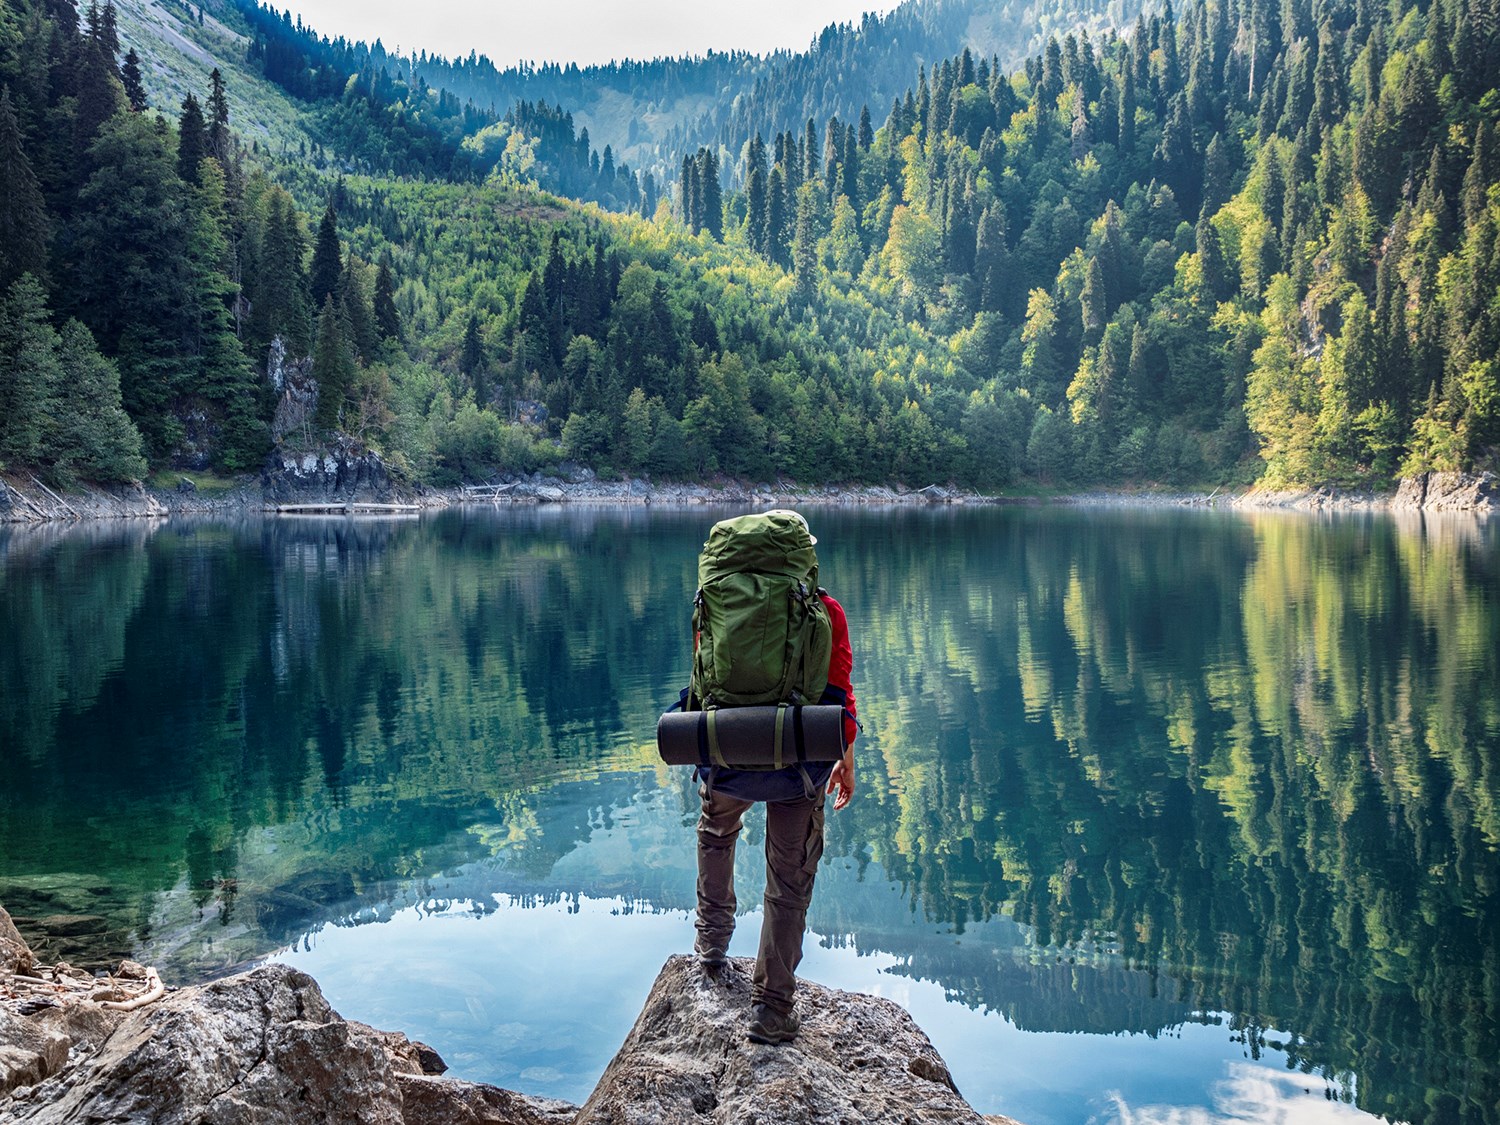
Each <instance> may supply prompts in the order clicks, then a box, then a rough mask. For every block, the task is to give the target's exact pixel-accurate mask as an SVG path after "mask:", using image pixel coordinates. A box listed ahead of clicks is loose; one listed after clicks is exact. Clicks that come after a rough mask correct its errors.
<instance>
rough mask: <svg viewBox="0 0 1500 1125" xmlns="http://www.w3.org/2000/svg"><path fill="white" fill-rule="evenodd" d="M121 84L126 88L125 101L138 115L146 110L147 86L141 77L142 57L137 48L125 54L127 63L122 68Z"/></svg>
mask: <svg viewBox="0 0 1500 1125" xmlns="http://www.w3.org/2000/svg"><path fill="white" fill-rule="evenodd" d="M120 82H121V84H122V85H123V86H124V87H125V100H126V101H128V102H129V103H130V108H131V109H132V110H134V111H135V112H136V113H141V112H142V111H144V110H145V109H146V84H145V81H144V80H143V79H142V77H141V60H140V56H138V55H137V54H136V53H135V48H134V47H132V48H130V50H129V51H127V52H126V53H125V62H124V63H123V64H121V66H120Z"/></svg>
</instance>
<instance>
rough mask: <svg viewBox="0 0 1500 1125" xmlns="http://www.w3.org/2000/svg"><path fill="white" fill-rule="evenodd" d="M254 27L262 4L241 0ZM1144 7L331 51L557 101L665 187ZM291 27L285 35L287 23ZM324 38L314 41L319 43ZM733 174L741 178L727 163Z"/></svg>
mask: <svg viewBox="0 0 1500 1125" xmlns="http://www.w3.org/2000/svg"><path fill="white" fill-rule="evenodd" d="M234 2H235V3H236V4H237V5H238V6H239V7H240V8H241V10H243V11H245V12H246V13H247V14H248V15H250V18H251V19H252V20H256V19H262V20H263V18H264V17H263V16H261V17H257V16H255V14H254V13H255V12H256V11H257V7H256V2H255V0H234ZM1140 7H1141V4H1140V0H1032V2H1031V3H1029V4H1019V3H1018V4H1006V5H1003V6H1002V5H997V4H994V3H989V2H987V0H907V2H906V3H903V4H902V5H900V6H899V7H897V8H896V9H894V10H893V11H891V12H889V13H887V14H885V15H883V16H882V15H873V14H866V15H865V16H864V17H863V18H862V19H861V20H860V21H859V22H858V23H840V24H830V25H829V26H828V27H826V28H825V29H824V30H823V31H822V32H821V33H820V34H819V35H818V37H817V38H816V39H815V40H814V41H813V42H812V43H811V44H810V45H809V46H808V47H806V48H805V49H801V50H784V51H777V52H774V53H772V54H770V55H765V56H760V55H752V54H749V53H746V52H743V51H729V52H721V51H710V52H709V53H708V54H706V55H701V56H689V57H681V58H655V59H650V60H637V59H624V60H619V61H616V62H611V63H608V64H602V65H593V66H578V65H577V64H559V63H552V62H527V61H522V62H519V63H517V64H515V65H512V66H503V64H502V66H497V65H496V64H495V62H494V61H493V60H492V59H490V58H489V57H488V56H485V55H482V54H479V53H478V52H476V51H471V52H470V53H469V55H468V56H467V57H465V58H457V59H448V58H444V57H442V56H439V55H429V54H428V53H427V52H425V51H416V52H413V53H412V54H411V55H409V56H405V57H398V56H395V55H392V54H390V53H389V52H387V51H386V49H385V47H384V45H383V43H381V42H380V41H379V40H377V41H376V42H375V43H374V44H373V45H369V46H366V45H365V44H363V43H357V44H351V43H347V42H345V41H344V40H334V41H333V42H332V43H330V44H327V47H328V48H329V49H330V52H331V55H332V56H336V57H337V58H338V59H339V60H340V61H339V64H338V65H339V69H341V70H343V71H344V72H346V73H347V72H353V71H358V70H361V69H369V70H371V71H374V72H379V71H382V70H385V71H388V72H390V73H404V74H410V75H411V76H412V77H413V79H415V80H418V81H421V82H425V83H427V84H429V85H431V86H433V87H435V88H440V89H443V90H445V91H448V92H449V93H451V94H452V95H455V96H456V97H458V98H462V99H465V100H467V101H470V102H472V103H473V104H474V105H476V106H480V107H484V108H487V109H488V110H489V112H490V113H492V114H494V115H495V116H496V117H502V116H506V115H508V114H509V113H510V111H511V108H512V107H513V106H515V105H517V104H518V103H522V102H526V103H531V104H533V105H534V104H537V103H547V104H549V105H552V106H554V107H559V109H560V111H563V112H569V113H571V114H572V116H573V118H574V120H575V121H576V122H577V126H578V128H579V130H580V131H581V132H582V133H583V135H584V143H585V144H587V143H589V138H590V137H592V144H594V145H597V146H599V149H600V154H601V158H602V156H603V154H604V152H605V151H606V150H608V151H609V152H610V154H611V156H612V158H613V161H614V163H616V164H621V163H625V164H629V165H630V166H632V167H635V168H637V169H638V170H640V171H643V172H645V171H649V172H651V173H652V174H653V176H655V177H656V179H657V182H661V180H662V178H663V177H664V176H665V177H670V176H671V175H673V174H675V171H676V167H675V162H676V157H677V154H679V153H681V152H682V151H684V150H691V149H693V148H696V147H697V146H699V145H709V146H715V147H723V148H724V149H725V151H727V152H729V153H731V154H733V155H734V156H736V157H738V155H739V153H740V151H741V149H742V148H743V147H744V144H745V142H747V141H748V140H749V139H750V136H751V134H752V133H754V132H755V131H756V130H757V129H759V130H762V131H764V130H765V129H767V128H768V127H769V128H775V129H787V128H793V127H796V126H798V125H800V124H801V123H802V122H804V121H806V120H807V119H808V118H809V117H812V118H815V119H816V120H819V121H826V120H827V119H828V118H829V117H830V116H832V115H838V116H840V117H843V118H849V117H851V116H857V115H858V113H859V109H860V107H861V106H862V105H865V104H868V105H871V106H874V107H876V108H877V109H883V108H884V107H886V106H887V105H889V103H890V100H891V99H892V98H893V97H895V96H897V95H899V94H900V93H901V92H902V90H904V89H905V88H906V86H907V85H908V84H909V83H910V81H911V76H912V73H913V72H914V70H915V68H916V67H917V66H918V65H919V64H926V63H930V62H933V61H936V60H939V59H941V58H944V57H946V56H948V55H950V54H952V53H953V52H955V51H957V50H960V49H962V48H963V47H965V46H968V47H969V48H971V49H972V50H973V51H975V52H976V53H977V54H980V55H984V56H990V55H998V57H999V58H1000V60H1001V63H1002V66H1004V67H1005V68H1006V69H1007V70H1009V69H1013V68H1015V67H1017V66H1019V65H1020V64H1021V62H1022V61H1023V60H1024V59H1025V58H1026V56H1027V55H1028V54H1030V53H1034V52H1036V51H1039V50H1040V49H1041V45H1042V43H1043V41H1044V40H1045V37H1046V35H1047V34H1048V32H1049V31H1051V30H1053V29H1061V30H1063V31H1067V30H1072V29H1078V28H1085V29H1088V30H1091V31H1095V32H1097V31H1100V30H1102V29H1103V28H1105V27H1119V26H1123V25H1125V24H1127V23H1128V22H1129V21H1130V20H1131V19H1133V18H1134V17H1135V14H1136V13H1137V12H1138V11H1139V10H1140ZM291 26H292V25H291V24H290V22H288V23H287V27H289V28H290V27H291ZM314 42H317V40H316V38H314ZM726 174H727V175H729V176H730V177H731V178H732V177H733V176H734V175H736V174H737V169H736V168H735V167H733V166H732V165H730V166H728V167H726Z"/></svg>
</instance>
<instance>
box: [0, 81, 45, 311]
mask: <svg viewBox="0 0 1500 1125" xmlns="http://www.w3.org/2000/svg"><path fill="white" fill-rule="evenodd" d="M51 226H52V224H51V221H50V220H49V219H48V217H47V207H46V204H45V202H44V201H43V199H42V190H41V186H40V185H39V184H38V183H37V178H36V176H35V174H33V172H32V170H31V162H30V161H28V160H27V159H26V151H25V149H24V147H23V146H22V144H21V130H20V123H19V122H18V121H17V119H16V113H15V109H14V108H13V107H12V105H11V100H10V88H9V87H8V86H7V87H5V88H4V89H3V90H0V292H5V291H8V290H9V289H10V287H11V285H12V284H13V283H14V282H15V281H16V280H17V279H19V278H20V277H21V275H22V274H27V273H30V274H34V275H35V276H37V277H38V278H41V277H44V276H45V275H46V271H47V242H48V239H49V238H50V237H51Z"/></svg>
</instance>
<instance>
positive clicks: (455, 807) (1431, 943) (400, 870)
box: [0, 508, 1500, 1125]
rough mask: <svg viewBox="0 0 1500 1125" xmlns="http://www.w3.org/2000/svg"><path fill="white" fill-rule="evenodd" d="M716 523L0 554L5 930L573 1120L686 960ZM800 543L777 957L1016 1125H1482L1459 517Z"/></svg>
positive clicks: (1184, 517)
mask: <svg viewBox="0 0 1500 1125" xmlns="http://www.w3.org/2000/svg"><path fill="white" fill-rule="evenodd" d="M722 514H727V513H719V512H713V511H707V510H702V509H698V510H690V511H665V512H664V511H649V510H643V509H639V510H627V511H618V510H600V511H586V510H585V511H577V510H558V509H549V508H541V509H518V510H509V509H500V510H492V509H473V510H468V511H453V512H447V513H443V514H440V515H437V516H433V517H426V518H423V519H421V520H407V521H397V522H368V523H367V522H360V521H346V520H299V521H281V522H263V521H259V520H253V521H245V522H242V523H234V524H225V523H207V522H205V523H181V522H176V521H174V522H172V523H167V524H145V523H141V524H133V525H121V526H106V525H99V526H93V527H81V528H71V529H66V530H61V531H59V530H53V529H39V530H33V529H21V530H0V760H3V762H4V767H5V768H4V770H3V771H0V904H4V905H5V906H6V907H7V908H8V909H9V910H10V911H11V912H12V913H13V914H16V915H18V916H19V917H20V918H21V920H22V926H23V929H24V930H26V932H27V933H28V935H29V936H31V937H32V938H33V940H35V941H36V942H37V944H38V945H39V947H40V952H42V954H43V956H44V957H46V958H48V959H54V958H56V957H60V956H66V957H68V958H69V959H71V960H74V961H75V962H77V961H83V962H84V963H89V961H90V959H91V958H92V959H93V960H94V961H96V962H99V963H103V962H104V961H107V960H108V959H110V958H112V957H118V956H124V955H127V954H128V955H131V956H135V957H138V958H141V959H144V960H148V961H151V962H154V963H156V964H157V965H159V966H160V967H162V969H163V970H164V972H165V973H166V974H167V975H168V977H169V978H170V979H173V980H175V981H177V982H179V983H182V982H187V981H192V980H198V979H203V978H205V977H207V976H211V975H214V974H216V973H222V972H226V971H230V970H232V969H234V968H236V967H239V966H242V965H244V964H245V963H246V962H247V961H250V960H253V959H256V958H261V957H265V956H268V955H274V956H277V957H279V958H282V959H286V960H290V961H292V962H293V963H296V964H298V965H301V966H303V967H305V968H307V969H308V970H309V971H311V972H313V973H314V975H315V976H317V977H318V979H319V981H320V982H321V983H322V984H323V986H324V988H325V990H326V991H327V993H328V995H329V997H330V999H331V1001H332V1002H333V1003H334V1006H335V1007H337V1008H338V1009H339V1010H340V1011H341V1012H342V1013H343V1014H344V1015H346V1016H349V1017H352V1018H357V1019H362V1020H366V1021H368V1022H373V1023H375V1024H377V1025H380V1026H387V1027H393V1028H399V1029H401V1030H404V1031H407V1032H408V1033H409V1034H412V1035H414V1036H416V1037H418V1038H422V1039H424V1040H426V1041H427V1042H429V1043H431V1044H432V1045H433V1046H435V1047H436V1048H437V1049H438V1050H439V1051H440V1052H441V1053H442V1054H443V1055H444V1056H445V1058H446V1059H447V1060H448V1061H449V1063H450V1064H451V1065H452V1066H453V1068H454V1072H455V1073H456V1074H458V1075H459V1076H461V1077H465V1078H472V1079H479V1080H486V1081H492V1082H498V1083H500V1084H502V1085H509V1086H512V1087H516V1088H519V1089H523V1090H527V1091H530V1092H536V1093H548V1094H555V1095H558V1096H563V1097H568V1098H572V1099H574V1100H581V1099H582V1098H583V1097H584V1096H585V1095H586V1094H587V1092H588V1090H589V1089H590V1088H591V1087H592V1085H593V1083H594V1081H595V1080H596V1079H597V1077H598V1074H599V1071H600V1070H601V1069H602V1067H603V1065H604V1063H605V1062H607V1060H608V1058H609V1057H610V1055H611V1054H612V1053H613V1052H614V1050H615V1049H616V1048H617V1047H618V1045H619V1043H620V1041H621V1039H622V1038H623V1037H624V1034H625V1032H626V1030H628V1028H629V1026H630V1023H631V1022H632V1021H633V1019H634V1017H635V1015H636V1013H637V1012H638V1010H639V1006H640V1002H641V1000H642V999H643V998H644V996H645V992H646V990H647V988H648V987H649V985H650V982H651V980H652V979H653V978H654V976H655V974H656V971H657V970H658V969H659V968H660V966H661V963H662V961H663V960H664V959H665V957H666V956H667V955H668V954H670V953H673V952H682V951H685V950H687V949H688V948H689V946H690V942H691V913H690V911H691V909H692V903H693V899H692V895H693V875H694V871H693V863H694V857H693V850H692V824H693V821H694V818H695V816H696V800H695V797H694V795H693V793H692V790H691V787H690V786H689V784H688V782H687V779H686V777H685V776H684V775H685V773H686V771H682V770H678V771H669V770H667V769H666V768H665V767H662V766H661V765H660V764H659V763H658V762H657V761H656V759H655V751H654V743H653V737H654V735H653V732H654V726H655V719H656V716H657V714H658V712H659V711H660V710H661V709H662V708H663V707H664V706H665V705H666V704H667V703H668V702H670V701H671V700H672V699H674V698H675V697H676V692H677V690H678V688H679V687H681V686H682V684H683V683H684V682H685V678H686V675H687V669H688V637H687V632H688V616H689V611H690V601H691V596H692V591H693V588H694V577H695V563H696V555H697V551H698V549H699V547H700V546H701V544H702V541H703V539H704V537H705V536H706V534H707V531H708V527H709V525H710V524H711V522H712V521H713V519H715V518H718V517H719V516H720V515H722ZM809 514H810V515H811V517H812V522H813V526H814V529H815V533H816V534H817V535H818V538H819V543H818V551H819V557H820V561H821V564H822V575H823V580H824V582H825V584H826V585H827V586H828V587H829V588H830V590H831V591H832V592H833V593H834V594H835V595H836V596H837V597H838V598H839V599H840V601H841V602H842V603H843V605H844V606H845V608H846V610H847V611H848V614H849V618H850V622H851V628H852V631H853V643H854V649H855V677H856V678H855V688H856V692H857V693H858V696H859V699H860V711H861V716H862V718H863V719H864V722H865V735H864V736H863V738H862V740H861V742H860V744H859V748H858V754H859V770H860V773H859V782H860V790H859V793H858V795H857V796H856V799H855V802H854V804H853V805H852V806H851V807H850V808H849V809H848V810H847V811H845V812H844V813H841V814H838V815H836V816H835V815H830V817H829V837H828V846H827V852H826V858H825V861H824V866H823V868H822V870H821V872H820V875H819V883H818V890H817V893H816V895H815V899H814V904H813V910H812V914H811V917H810V920H809V925H810V929H811V931H812V933H811V934H810V937H809V941H808V953H807V959H806V961H805V962H804V965H803V974H804V975H805V976H808V977H811V978H813V979H817V980H820V981H823V982H825V983H828V984H832V985H835V986H838V987H845V988H856V989H862V990H867V991H876V992H879V993H880V994H882V995H886V996H890V997H892V998H894V999H897V1000H899V1001H900V1002H902V1003H904V1004H906V1005H907V1006H908V1007H909V1008H910V1009H911V1010H912V1012H913V1014H914V1015H916V1017H917V1019H918V1021H919V1022H920V1023H921V1024H922V1026H923V1027H924V1029H926V1030H927V1031H928V1033H929V1034H930V1035H931V1036H932V1038H933V1040H934V1042H935V1043H936V1045H937V1046H938V1048H939V1049H940V1050H941V1051H942V1052H943V1053H944V1055H945V1057H947V1058H948V1060H949V1062H950V1064H952V1066H953V1071H954V1075H955V1078H956V1080H957V1082H958V1085H959V1087H960V1089H961V1090H963V1092H964V1093H965V1095H966V1096H968V1097H969V1098H970V1100H971V1101H973V1102H974V1103H975V1104H976V1105H977V1106H978V1107H979V1108H981V1109H982V1110H985V1111H987V1112H1004V1113H1008V1114H1011V1115H1012V1116H1015V1117H1017V1118H1019V1119H1021V1120H1023V1121H1025V1122H1027V1123H1028V1125H1046V1123H1050V1122H1057V1123H1065V1122H1078V1123H1082V1122H1086V1121H1090V1120H1096V1121H1101V1122H1104V1121H1121V1122H1124V1121H1156V1120H1166V1119H1168V1118H1172V1119H1174V1120H1182V1119H1185V1116H1184V1115H1190V1116H1191V1117H1192V1118H1193V1119H1194V1120H1204V1121H1210V1120H1217V1119H1220V1118H1229V1117H1234V1118H1235V1119H1246V1118H1248V1119H1251V1120H1260V1119H1269V1118H1271V1117H1276V1116H1278V1115H1279V1116H1283V1117H1286V1116H1290V1117H1293V1118H1295V1119H1296V1120H1313V1119H1317V1120H1324V1119H1330V1120H1331V1119H1334V1118H1339V1119H1345V1118H1351V1117H1358V1116H1361V1115H1363V1114H1369V1113H1373V1114H1380V1115H1384V1116H1388V1117H1390V1118H1394V1119H1401V1120H1409V1121H1424V1122H1425V1121H1431V1122H1438V1121H1442V1122H1480V1123H1488V1122H1496V1121H1497V1120H1500V1114H1497V1111H1496V1108H1495V1107H1496V1104H1497V1102H1500V1063H1497V1062H1496V1059H1500V924H1497V923H1500V905H1497V904H1500V888H1497V882H1500V862H1497V848H1500V667H1497V664H1500V655H1497V654H1500V604H1497V603H1500V543H1497V538H1500V536H1497V528H1496V527H1495V526H1494V525H1493V524H1489V523H1484V522H1480V521H1475V520H1473V519H1470V518H1461V519H1453V520H1435V519H1433V518H1432V517H1428V518H1427V519H1426V520H1422V519H1420V518H1415V519H1413V520H1411V521H1406V522H1403V521H1398V520H1395V519H1391V518H1386V517H1375V516H1359V517H1345V518H1337V519H1320V518H1312V517H1305V516H1287V515H1280V514H1277V515H1247V516H1241V515H1225V514H1216V513H1201V512H1194V513H1180V512H1154V511H1129V512H1116V511H1073V510H1067V509H1056V510H1050V509H1038V510H1010V509H992V510H959V511H926V510H923V511H916V510H907V509H896V510H889V511H850V510H842V509H830V510H821V511H812V512H810V513H809ZM744 843H745V846H744V847H742V849H741V853H740V857H739V865H740V867H739V880H740V883H739V887H740V901H741V906H742V909H744V910H747V911H749V913H748V914H747V915H746V916H745V917H744V918H743V919H742V923H741V928H740V931H739V933H738V934H737V936H736V944H735V947H734V949H733V952H735V953H744V954H746V955H749V954H750V953H752V952H753V949H754V939H755V932H756V929H757V926H758V923H759V918H758V900H759V890H760V885H761V878H762V871H763V865H762V861H761V859H760V856H759V848H760V844H761V837H760V834H759V828H758V822H752V825H751V827H750V828H749V829H748V830H747V833H746V836H745V837H744ZM59 915H68V916H75V917H77V916H82V917H84V918H86V919H91V921H89V922H88V923H86V924H84V925H82V926H80V925H77V924H75V925H73V926H72V927H70V928H71V929H72V930H74V931H81V932H73V933H69V934H63V933H60V932H57V930H58V927H57V926H56V925H55V924H52V925H51V928H49V924H48V920H49V919H53V920H55V919H56V918H57V916H59ZM1246 1107H1249V1108H1246Z"/></svg>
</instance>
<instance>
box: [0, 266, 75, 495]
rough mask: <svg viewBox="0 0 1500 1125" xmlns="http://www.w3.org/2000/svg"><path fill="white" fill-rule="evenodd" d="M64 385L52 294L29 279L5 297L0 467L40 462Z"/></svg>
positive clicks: (1, 303) (1, 308) (0, 328)
mask: <svg viewBox="0 0 1500 1125" xmlns="http://www.w3.org/2000/svg"><path fill="white" fill-rule="evenodd" d="M60 381H61V374H60V372H59V371H58V367H57V333H56V332H54V331H53V330H52V325H51V323H50V322H49V318H48V313H47V294H46V291H45V290H44V289H43V288H42V285H41V282H39V281H37V279H36V278H34V277H31V276H29V275H28V276H25V277H22V278H21V279H20V280H19V281H17V282H15V283H14V284H13V285H11V286H10V288H9V290H7V292H6V293H5V295H4V297H3V298H0V464H3V465H4V466H5V467H6V468H11V469H13V468H15V467H16V466H18V465H22V464H34V463H36V462H37V461H38V460H39V459H40V457H41V455H42V453H43V452H44V450H43V444H42V443H43V440H44V438H45V436H46V429H47V422H48V418H49V417H50V415H51V411H52V397H53V394H54V392H55V390H56V388H57V386H58V384H59V382H60Z"/></svg>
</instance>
